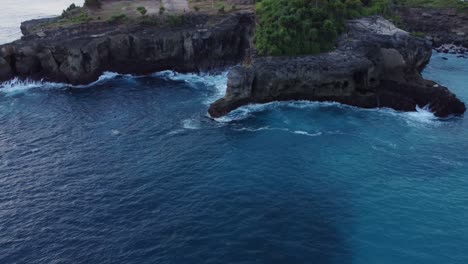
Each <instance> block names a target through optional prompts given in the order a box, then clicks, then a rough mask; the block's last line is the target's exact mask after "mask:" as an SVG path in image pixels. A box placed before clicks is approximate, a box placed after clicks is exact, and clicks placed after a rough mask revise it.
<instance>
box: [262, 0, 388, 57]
mask: <svg viewBox="0 0 468 264" xmlns="http://www.w3.org/2000/svg"><path fill="white" fill-rule="evenodd" d="M256 12H257V19H258V23H259V25H258V27H257V29H256V35H255V44H256V47H257V50H258V51H259V53H260V54H262V55H301V54H316V53H320V52H325V51H329V50H331V49H332V48H333V45H334V42H335V39H336V38H337V36H338V35H339V34H340V33H342V32H343V31H344V29H345V23H346V20H348V19H353V18H358V17H361V16H367V15H374V14H381V15H384V16H390V15H391V0H261V1H257V4H256Z"/></svg>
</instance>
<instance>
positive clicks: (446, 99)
mask: <svg viewBox="0 0 468 264" xmlns="http://www.w3.org/2000/svg"><path fill="white" fill-rule="evenodd" d="M430 57H431V45H430V43H428V42H427V41H426V40H424V39H420V38H416V37H413V36H411V35H410V34H408V33H407V32H405V31H402V30H400V29H398V28H396V27H395V26H394V25H393V24H391V23H390V22H389V21H387V20H385V19H383V18H381V17H371V18H363V19H359V20H354V21H350V22H349V23H348V31H347V33H346V34H344V35H343V36H342V37H341V39H340V40H339V41H338V44H337V49H336V50H335V51H333V52H330V53H326V54H321V55H316V56H303V57H295V58H291V57H266V58H258V59H256V60H254V62H253V63H252V65H247V66H238V67H235V68H234V69H232V70H231V71H230V73H229V75H228V87H227V91H226V95H225V96H224V97H223V98H221V99H219V100H218V101H216V102H215V103H213V104H212V105H211V106H210V109H209V114H210V115H211V116H212V117H220V116H223V115H225V114H227V113H228V112H230V111H232V110H234V109H236V108H238V107H240V106H242V105H245V104H250V103H266V102H271V101H281V100H314V101H336V102H340V103H344V104H348V105H353V106H358V107H364V108H376V107H389V108H393V109H396V110H402V111H415V109H416V106H420V107H424V106H426V105H429V107H430V109H431V110H432V111H433V112H434V114H435V115H436V116H440V117H446V116H449V115H457V114H462V113H464V112H465V105H464V104H463V103H462V102H460V100H458V99H457V98H456V96H455V95H453V94H452V93H451V92H450V91H449V90H448V89H447V88H445V87H442V86H440V85H438V84H436V83H434V82H432V81H427V80H424V79H423V78H422V77H421V75H420V71H421V70H422V69H423V68H424V66H425V65H426V64H427V63H428V62H429V59H430Z"/></svg>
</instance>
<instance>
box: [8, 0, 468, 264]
mask: <svg viewBox="0 0 468 264" xmlns="http://www.w3.org/2000/svg"><path fill="white" fill-rule="evenodd" d="M15 2H16V1H15ZM49 2H51V3H52V2H54V3H55V2H58V1H49ZM12 3H13V2H12ZM7 6H8V5H7ZM2 11H3V10H2ZM9 15H10V14H9ZM12 15H14V14H12ZM0 19H2V20H0V21H2V22H1V23H3V21H4V20H5V18H4V17H3V18H2V16H0ZM2 25H3V24H2ZM0 40H5V38H4V39H0ZM467 73H468V60H467V59H461V58H457V57H456V56H453V55H440V54H435V55H434V56H433V58H432V61H431V63H430V64H429V65H428V66H427V68H426V69H425V71H424V76H425V77H426V78H429V79H432V80H435V81H438V82H440V83H441V84H444V85H446V86H448V87H450V89H451V90H452V91H453V92H454V93H456V94H457V96H458V97H459V98H461V99H462V100H463V101H464V102H468V74H467ZM0 86H1V88H0V263H3V264H10V263H99V264H104V263H138V264H141V263H159V264H165V263H168V264H169V263H171V264H172V263H181V264H189V263H245V264H250V263H252V264H253V263H325V264H331V263H336V264H346V263H353V264H386V263H388V264H395V263H399V264H406V263H407V264H417V263H423V264H441V263H444V264H466V263H468V118H467V117H454V118H449V119H438V118H435V117H434V116H433V115H432V114H431V113H430V112H429V111H427V109H418V111H417V112H413V113H402V112H397V111H393V110H389V109H375V110H363V109H358V108H354V107H349V106H344V105H340V104H336V103H314V102H285V103H270V104H267V105H252V106H248V107H243V108H241V109H239V110H236V111H234V112H233V113H231V114H230V115H229V116H227V117H225V118H221V119H218V120H211V119H209V118H208V117H207V108H208V105H209V104H210V103H211V102H213V101H214V100H216V99H217V98H219V97H220V96H222V94H223V93H224V90H225V87H226V73H225V72H220V73H216V74H214V73H212V74H199V75H192V74H178V73H174V72H169V71H168V72H160V73H155V74H152V75H147V76H132V75H119V74H116V73H105V74H104V75H103V76H101V78H100V80H99V81H97V82H95V83H92V84H90V85H86V86H77V87H72V86H68V85H65V84H57V83H45V82H24V81H19V80H13V81H11V82H8V83H4V84H1V85H0Z"/></svg>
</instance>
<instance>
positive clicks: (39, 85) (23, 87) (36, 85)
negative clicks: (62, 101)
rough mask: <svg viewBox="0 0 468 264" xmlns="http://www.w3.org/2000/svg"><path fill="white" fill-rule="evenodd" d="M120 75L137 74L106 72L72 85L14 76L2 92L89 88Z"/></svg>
mask: <svg viewBox="0 0 468 264" xmlns="http://www.w3.org/2000/svg"><path fill="white" fill-rule="evenodd" d="M118 76H123V77H126V78H134V77H136V76H133V75H130V74H119V73H116V72H104V73H103V74H102V75H101V76H99V78H98V79H97V80H96V81H94V82H92V83H89V84H84V85H70V84H66V83H58V82H46V81H44V80H40V81H33V80H30V79H19V78H14V79H12V80H9V81H6V82H3V83H0V92H1V93H4V94H9V95H13V94H17V93H22V92H26V91H28V90H31V89H64V88H69V87H70V88H89V87H91V86H93V85H96V84H98V83H101V82H104V81H106V80H110V79H114V78H116V77H118Z"/></svg>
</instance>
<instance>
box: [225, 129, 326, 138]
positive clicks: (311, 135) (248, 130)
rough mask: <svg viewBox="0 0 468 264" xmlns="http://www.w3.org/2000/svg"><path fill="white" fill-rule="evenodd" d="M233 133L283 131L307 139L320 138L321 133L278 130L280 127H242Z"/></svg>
mask: <svg viewBox="0 0 468 264" xmlns="http://www.w3.org/2000/svg"><path fill="white" fill-rule="evenodd" d="M234 130H235V131H246V132H259V131H265V130H270V131H284V132H288V133H293V134H296V135H301V136H308V137H318V136H321V135H322V134H323V133H322V132H320V131H319V132H315V133H311V132H307V131H303V130H291V129H289V128H280V127H268V126H266V127H259V128H251V127H242V128H234Z"/></svg>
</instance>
